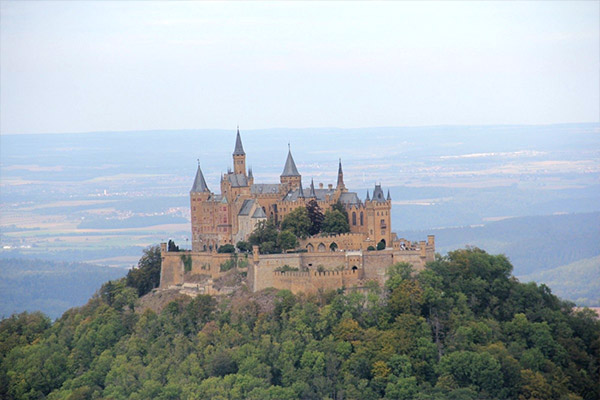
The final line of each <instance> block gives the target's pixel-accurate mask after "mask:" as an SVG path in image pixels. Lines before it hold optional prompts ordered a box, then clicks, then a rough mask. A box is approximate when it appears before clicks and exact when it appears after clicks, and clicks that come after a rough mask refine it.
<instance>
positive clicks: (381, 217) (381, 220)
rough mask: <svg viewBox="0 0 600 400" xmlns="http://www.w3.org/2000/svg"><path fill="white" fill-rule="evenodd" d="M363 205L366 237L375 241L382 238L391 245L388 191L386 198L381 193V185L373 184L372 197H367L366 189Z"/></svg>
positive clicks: (390, 201)
mask: <svg viewBox="0 0 600 400" xmlns="http://www.w3.org/2000/svg"><path fill="white" fill-rule="evenodd" d="M365 207H366V209H367V235H368V237H369V238H370V239H371V240H373V241H374V242H375V243H379V242H381V241H382V240H383V241H384V242H385V245H386V246H387V247H391V246H392V232H391V214H392V213H391V211H392V199H391V197H390V194H389V191H388V196H387V199H386V197H385V195H384V194H383V189H381V185H375V189H374V190H373V197H372V199H369V192H368V191H367V199H366V200H365Z"/></svg>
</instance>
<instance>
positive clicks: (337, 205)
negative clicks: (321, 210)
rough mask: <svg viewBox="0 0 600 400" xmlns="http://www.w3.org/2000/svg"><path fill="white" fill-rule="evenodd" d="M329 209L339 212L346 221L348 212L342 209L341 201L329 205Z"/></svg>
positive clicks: (344, 208)
mask: <svg viewBox="0 0 600 400" xmlns="http://www.w3.org/2000/svg"><path fill="white" fill-rule="evenodd" d="M331 209H332V210H337V211H339V212H341V213H342V214H344V216H345V217H346V219H347V220H348V211H346V207H344V205H343V204H342V202H341V201H339V200H338V201H337V202H335V203H334V204H332V205H331Z"/></svg>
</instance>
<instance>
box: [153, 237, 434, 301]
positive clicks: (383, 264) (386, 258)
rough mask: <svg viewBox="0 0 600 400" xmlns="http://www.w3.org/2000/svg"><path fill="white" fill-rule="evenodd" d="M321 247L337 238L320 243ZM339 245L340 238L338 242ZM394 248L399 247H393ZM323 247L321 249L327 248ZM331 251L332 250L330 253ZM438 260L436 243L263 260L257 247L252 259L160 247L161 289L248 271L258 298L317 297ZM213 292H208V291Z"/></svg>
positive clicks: (265, 257) (431, 240) (266, 256)
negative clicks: (270, 292)
mask: <svg viewBox="0 0 600 400" xmlns="http://www.w3.org/2000/svg"><path fill="white" fill-rule="evenodd" d="M319 240H320V241H321V242H319V244H321V243H322V244H323V247H326V246H325V243H328V241H329V240H336V237H334V236H332V237H326V238H319ZM338 240H339V238H338ZM394 244H395V243H394ZM323 247H321V249H322V248H323ZM326 248H327V249H329V247H326ZM434 256H435V240H434V237H433V236H428V240H427V241H421V242H418V243H412V244H410V245H409V244H408V242H407V244H405V245H402V246H401V245H398V246H396V245H394V246H393V247H390V248H387V249H385V250H380V251H363V250H356V251H352V250H334V251H331V249H329V250H327V251H316V252H302V253H283V254H259V251H258V247H257V246H254V248H253V252H252V254H249V255H248V254H244V255H242V254H235V255H234V254H220V253H214V252H194V251H178V252H169V251H167V246H166V244H161V257H162V267H161V276H160V288H161V289H167V288H183V287H184V286H185V285H186V284H190V283H193V282H194V281H195V280H196V279H197V278H198V277H200V276H204V277H206V276H208V277H210V278H211V279H217V278H219V277H221V276H222V275H223V274H224V273H225V272H224V270H226V269H232V268H237V269H238V270H242V271H247V284H248V287H249V288H250V290H252V291H253V292H257V291H259V290H262V289H266V288H270V287H272V288H275V289H288V290H291V291H292V292H293V293H300V292H304V293H316V292H318V291H319V290H335V289H341V288H350V287H357V286H362V285H364V284H365V283H366V282H368V281H376V282H378V283H379V284H383V283H385V280H386V278H387V275H386V273H387V269H388V268H389V267H390V266H391V265H393V264H395V263H399V262H407V263H410V264H412V265H413V267H414V268H415V270H417V271H418V270H421V269H423V268H424V266H425V264H426V263H427V262H430V261H433V260H434ZM206 290H207V291H210V288H209V289H206Z"/></svg>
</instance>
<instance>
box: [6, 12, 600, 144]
mask: <svg viewBox="0 0 600 400" xmlns="http://www.w3.org/2000/svg"><path fill="white" fill-rule="evenodd" d="M599 4H600V2H598V1H584V2H575V1H565V2H558V1H545V2H544V1H530V2H515V1H510V2H502V3H500V2H498V3H496V2H489V1H485V2H462V3H461V2H458V3H452V2H443V3H442V2H439V3H438V2H423V3H413V2H376V3H373V2H369V3H360V2H336V3H316V2H310V3H301V2H291V3H256V2H251V3H246V2H244V3H242V2H232V3H214V2H210V3H204V2H202V3H200V2H183V3H172V2H82V1H78V2H56V3H54V2H46V1H33V2H8V1H7V2H5V1H2V3H1V10H0V11H1V13H0V16H1V20H0V34H1V38H0V39H1V43H0V45H1V46H0V49H1V57H0V60H1V61H0V68H1V71H0V72H1V73H0V131H1V132H2V133H5V134H9V133H42V132H81V131H99V130H143V129H180V128H186V129H187V128H189V129H198V128H228V129H234V128H235V125H236V124H240V126H241V127H242V129H252V128H270V127H319V126H335V127H368V126H406V125H438V124H549V123H560V122H596V121H598V120H599V119H600V117H599V113H600V111H599V110H600V102H599V97H600V82H599V75H600V42H599V37H600V29H599V22H598V21H599V18H600V9H599Z"/></svg>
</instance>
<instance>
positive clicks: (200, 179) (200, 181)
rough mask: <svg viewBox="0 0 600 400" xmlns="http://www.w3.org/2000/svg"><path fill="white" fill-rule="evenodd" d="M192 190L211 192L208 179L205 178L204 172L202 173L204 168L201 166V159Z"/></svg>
mask: <svg viewBox="0 0 600 400" xmlns="http://www.w3.org/2000/svg"><path fill="white" fill-rule="evenodd" d="M190 192H196V193H201V192H210V190H209V189H208V186H207V185H206V181H205V180H204V174H202V169H201V168H200V161H198V170H197V171H196V178H195V179H194V184H193V185H192V190H190Z"/></svg>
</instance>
